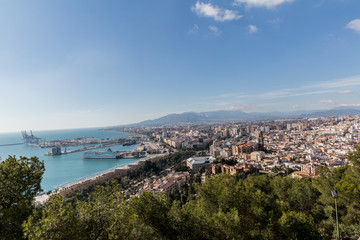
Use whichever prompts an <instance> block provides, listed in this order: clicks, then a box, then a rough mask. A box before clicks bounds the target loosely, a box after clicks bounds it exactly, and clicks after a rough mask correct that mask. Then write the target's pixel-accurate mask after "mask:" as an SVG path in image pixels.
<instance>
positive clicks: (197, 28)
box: [189, 24, 200, 33]
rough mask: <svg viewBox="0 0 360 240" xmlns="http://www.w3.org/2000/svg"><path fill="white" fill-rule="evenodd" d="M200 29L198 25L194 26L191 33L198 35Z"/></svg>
mask: <svg viewBox="0 0 360 240" xmlns="http://www.w3.org/2000/svg"><path fill="white" fill-rule="evenodd" d="M199 29H200V28H199V26H198V25H197V24H194V26H193V27H192V28H191V29H190V30H189V33H197V32H198V31H199Z"/></svg>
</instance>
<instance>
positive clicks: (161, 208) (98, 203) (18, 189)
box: [0, 147, 360, 239]
mask: <svg viewBox="0 0 360 240" xmlns="http://www.w3.org/2000/svg"><path fill="white" fill-rule="evenodd" d="M358 152H360V147H359V148H358V150H357V152H355V153H353V154H350V155H349V159H351V160H352V162H353V163H354V166H344V167H340V168H337V169H335V170H334V171H332V172H330V171H329V170H328V169H326V168H321V169H319V171H318V176H317V177H316V178H313V179H292V178H288V177H275V178H270V177H267V176H250V177H248V178H247V179H242V178H241V176H237V175H235V176H230V175H216V176H213V177H212V178H210V179H208V180H207V181H206V182H205V183H201V184H200V183H193V184H191V185H190V186H188V187H186V188H185V189H187V191H188V193H187V194H178V196H181V197H179V198H177V199H176V198H175V200H174V198H173V197H172V198H169V197H167V196H166V195H164V194H155V195H154V194H153V193H150V192H144V193H143V194H141V196H140V197H138V198H131V199H130V200H126V199H125V198H124V197H123V195H122V189H121V186H120V185H119V184H118V182H116V181H114V182H112V183H110V184H108V185H106V186H97V187H96V188H95V189H94V191H92V192H91V193H90V194H89V195H87V196H86V197H85V198H81V199H78V198H76V197H72V198H68V199H64V198H62V197H61V196H54V197H53V198H52V199H51V200H50V201H48V202H47V203H46V204H45V205H44V206H38V207H37V208H36V209H35V210H34V211H32V210H33V207H32V206H31V204H30V203H31V201H30V200H28V199H29V198H30V197H33V196H34V194H35V192H36V191H35V190H38V189H39V188H40V185H39V184H40V179H41V175H42V172H43V165H42V163H41V162H39V161H38V160H37V159H36V158H33V159H23V160H21V159H20V160H16V159H15V158H13V159H10V160H9V159H8V160H6V161H7V163H6V164H3V163H2V164H1V167H0V178H1V182H0V191H1V195H0V196H1V204H2V205H1V213H0V214H1V218H0V221H1V222H0V224H1V225H0V226H1V229H0V234H1V235H0V238H1V239H20V238H21V235H22V232H21V231H23V233H24V235H23V237H25V238H28V239H335V238H336V235H335V229H334V226H335V208H334V200H333V199H332V197H331V193H330V190H332V189H337V190H338V191H339V198H338V211H339V220H340V235H341V238H342V239H358V237H359V236H360V169H359V168H358V165H357V163H358V160H359V156H358V154H357V153H358ZM164 166H165V165H164ZM155 167H157V165H156V166H155ZM155 167H154V166H151V168H149V169H152V170H151V171H153V170H154V169H157V168H155ZM13 168H16V169H17V171H16V172H13V171H10V170H13ZM143 170H144V171H143ZM145 170H146V169H145V168H144V169H142V170H141V171H140V172H141V173H144V174H139V175H138V176H144V175H145V174H146V171H145ZM140 172H139V173H140ZM153 172H155V173H156V171H153ZM15 173H16V174H15ZM13 175H14V176H13ZM26 176H32V177H30V178H28V177H26ZM134 176H135V175H134ZM7 178H9V179H10V181H7ZM30 179H32V180H31V181H30ZM12 182H16V183H19V185H17V184H10V183H12ZM24 184H25V185H26V184H27V185H26V186H27V187H26V188H24V187H23V185H24ZM12 185H14V186H12ZM27 189H30V190H27ZM183 190H184V189H183ZM183 190H182V191H183ZM3 193H6V194H5V195H4V194H3ZM14 193H17V194H15V195H14ZM15 196H17V198H15ZM184 196H186V197H185V198H184ZM14 199H15V200H14ZM10 200H12V202H11V204H10V205H6V203H8V202H9V201H10ZM18 203H21V207H19V205H18ZM23 206H27V207H25V208H23ZM5 214H6V215H5ZM4 216H6V218H5V217H4ZM28 216H29V217H28ZM27 217H28V218H27ZM26 218H27V220H26V221H25V222H23V220H24V219H26ZM9 219H10V221H9ZM22 222H23V229H21V226H20V225H21V223H22ZM9 226H16V227H14V228H8V227H9ZM9 229H10V230H9ZM9 234H10V235H9Z"/></svg>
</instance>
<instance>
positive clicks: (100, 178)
mask: <svg viewBox="0 0 360 240" xmlns="http://www.w3.org/2000/svg"><path fill="white" fill-rule="evenodd" d="M166 155H167V154H154V155H150V156H148V157H144V158H140V159H138V160H135V161H133V162H131V163H127V164H124V165H119V166H115V167H112V168H109V169H106V170H104V171H100V172H97V173H93V174H90V175H88V176H84V177H82V178H78V179H76V180H73V181H70V182H66V183H63V184H61V185H58V186H56V187H55V189H54V190H53V191H51V193H50V194H47V193H43V194H39V195H37V196H36V197H35V204H43V203H45V202H46V201H47V200H49V199H50V197H51V196H52V195H54V194H61V195H63V196H65V195H66V194H68V193H70V192H73V191H76V190H83V189H86V188H89V187H90V186H92V185H95V184H101V183H104V182H106V181H107V180H109V179H111V178H113V177H123V176H126V175H127V173H128V171H129V170H132V169H134V168H136V167H138V166H139V163H141V162H145V161H147V160H150V159H153V158H155V157H162V156H166Z"/></svg>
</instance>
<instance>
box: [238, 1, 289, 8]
mask: <svg viewBox="0 0 360 240" xmlns="http://www.w3.org/2000/svg"><path fill="white" fill-rule="evenodd" d="M293 1H294V0H235V2H234V4H236V5H240V4H245V5H246V6H247V7H266V8H273V7H276V6H278V5H280V4H283V3H286V2H293Z"/></svg>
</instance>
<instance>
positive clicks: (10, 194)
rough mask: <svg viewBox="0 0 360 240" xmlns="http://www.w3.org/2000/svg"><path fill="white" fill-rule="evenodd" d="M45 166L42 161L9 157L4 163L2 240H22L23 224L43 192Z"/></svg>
mask: <svg viewBox="0 0 360 240" xmlns="http://www.w3.org/2000/svg"><path fill="white" fill-rule="evenodd" d="M43 173H44V163H43V162H41V161H39V159H38V158H36V157H32V158H26V157H20V159H16V158H15V157H11V156H10V157H9V158H8V159H6V160H5V161H3V162H1V163H0V239H21V238H22V226H21V225H22V223H23V222H24V221H25V220H26V219H27V218H28V217H29V215H30V214H31V213H32V210H33V208H34V207H33V204H32V203H33V198H34V197H35V195H36V194H37V192H39V191H40V190H41V187H40V182H41V179H42V174H43Z"/></svg>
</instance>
